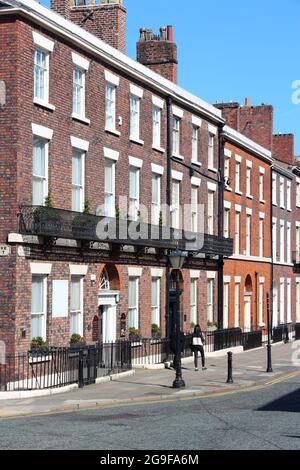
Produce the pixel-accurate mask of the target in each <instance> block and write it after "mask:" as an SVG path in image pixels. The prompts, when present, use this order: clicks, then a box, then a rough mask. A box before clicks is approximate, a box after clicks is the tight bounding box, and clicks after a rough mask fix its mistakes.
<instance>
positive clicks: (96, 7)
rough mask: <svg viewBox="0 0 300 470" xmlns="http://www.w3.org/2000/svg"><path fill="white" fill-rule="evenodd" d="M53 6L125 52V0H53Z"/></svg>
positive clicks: (63, 14)
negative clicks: (98, 1) (97, 1)
mask: <svg viewBox="0 0 300 470" xmlns="http://www.w3.org/2000/svg"><path fill="white" fill-rule="evenodd" d="M51 8H52V10H55V11H56V12H57V13H59V14H60V15H62V16H64V17H65V18H67V19H69V20H71V21H73V23H76V24H77V25H78V26H81V27H82V28H84V29H85V30H86V31H88V32H89V33H91V34H94V35H95V36H97V37H98V38H99V39H102V41H104V42H106V43H107V44H109V45H110V46H112V47H114V48H115V49H118V50H119V51H121V52H123V53H125V49H126V9H125V8H124V6H123V0H100V3H96V0H51Z"/></svg>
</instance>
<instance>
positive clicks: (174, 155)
mask: <svg viewBox="0 0 300 470" xmlns="http://www.w3.org/2000/svg"><path fill="white" fill-rule="evenodd" d="M173 157H174V158H178V160H184V157H183V156H182V155H179V154H178V153H173Z"/></svg>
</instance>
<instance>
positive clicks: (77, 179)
mask: <svg viewBox="0 0 300 470" xmlns="http://www.w3.org/2000/svg"><path fill="white" fill-rule="evenodd" d="M72 183H73V184H76V185H79V186H81V185H82V154H81V153H79V152H73V158H72Z"/></svg>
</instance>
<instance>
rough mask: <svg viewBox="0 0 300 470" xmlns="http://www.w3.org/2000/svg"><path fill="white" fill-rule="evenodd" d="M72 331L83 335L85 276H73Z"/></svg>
mask: <svg viewBox="0 0 300 470" xmlns="http://www.w3.org/2000/svg"><path fill="white" fill-rule="evenodd" d="M70 316H71V318H70V333H71V336H72V335H73V334H77V335H80V336H83V277H82V276H72V278H71V310H70Z"/></svg>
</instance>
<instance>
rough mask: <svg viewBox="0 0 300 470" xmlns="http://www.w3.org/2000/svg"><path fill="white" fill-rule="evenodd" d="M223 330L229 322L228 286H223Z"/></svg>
mask: <svg viewBox="0 0 300 470" xmlns="http://www.w3.org/2000/svg"><path fill="white" fill-rule="evenodd" d="M223 315H224V316H223V328H224V329H226V328H228V320H229V284H228V283H226V284H224V311H223Z"/></svg>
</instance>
